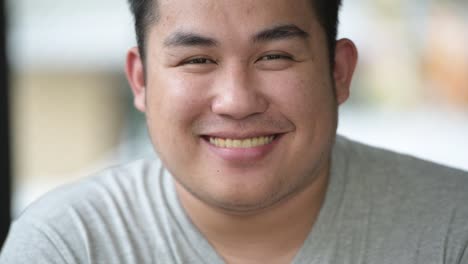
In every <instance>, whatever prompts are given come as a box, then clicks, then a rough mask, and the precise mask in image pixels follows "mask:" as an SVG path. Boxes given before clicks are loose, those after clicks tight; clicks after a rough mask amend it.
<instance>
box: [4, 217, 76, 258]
mask: <svg viewBox="0 0 468 264" xmlns="http://www.w3.org/2000/svg"><path fill="white" fill-rule="evenodd" d="M69 252H70V251H69V250H68V248H67V245H66V244H65V243H64V241H62V240H61V239H60V237H59V236H58V235H57V234H55V233H54V232H53V230H52V229H51V228H48V227H47V226H46V225H42V224H40V223H28V222H25V221H16V222H14V223H13V224H12V226H11V229H10V231H9V234H8V237H7V240H6V241H5V244H4V246H3V248H2V251H1V254H0V263H2V264H3V263H5V264H6V263H8V264H17V263H18V264H20V263H21V264H22V263H38V264H42V263H44V264H45V263H50V264H55V263H57V264H59V263H60V264H61V263H66V264H74V263H77V262H76V261H75V260H74V258H73V256H72V255H71V254H70V253H69Z"/></svg>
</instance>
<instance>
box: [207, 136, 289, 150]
mask: <svg viewBox="0 0 468 264" xmlns="http://www.w3.org/2000/svg"><path fill="white" fill-rule="evenodd" d="M279 137H280V134H274V135H265V136H257V137H250V138H221V137H215V136H204V137H203V138H204V139H205V140H206V141H207V142H208V143H209V144H211V145H213V146H215V147H218V148H225V149H247V148H256V147H261V146H265V145H268V144H271V143H273V141H275V140H277V139H278V138H279Z"/></svg>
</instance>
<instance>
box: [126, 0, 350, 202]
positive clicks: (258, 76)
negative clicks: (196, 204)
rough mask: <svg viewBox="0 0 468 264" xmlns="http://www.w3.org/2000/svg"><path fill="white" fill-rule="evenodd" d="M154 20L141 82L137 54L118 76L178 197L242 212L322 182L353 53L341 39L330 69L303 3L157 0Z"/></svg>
mask: <svg viewBox="0 0 468 264" xmlns="http://www.w3.org/2000/svg"><path fill="white" fill-rule="evenodd" d="M159 14H160V18H159V20H158V22H157V23H155V24H154V25H152V26H151V27H150V29H149V32H148V36H147V49H146V54H147V56H146V69H145V71H146V81H145V78H144V70H143V66H142V62H141V58H140V57H139V55H138V51H137V49H136V48H134V49H132V50H131V51H130V52H129V55H128V58H127V74H128V78H129V80H130V84H131V86H132V90H133V92H134V94H135V105H136V106H137V108H138V109H140V110H141V111H144V112H145V113H146V116H147V123H148V128H149V132H150V136H151V139H152V142H153V144H154V146H155V149H156V150H157V152H158V154H159V156H160V158H161V160H162V161H163V163H164V164H165V166H166V167H167V168H168V169H169V171H170V172H171V173H172V175H173V176H174V177H175V178H176V180H177V182H178V183H179V184H180V185H181V186H183V188H185V190H187V191H188V192H189V193H191V194H192V195H194V196H195V197H197V198H199V199H200V200H201V201H203V202H206V203H207V204H209V205H212V206H216V207H219V208H224V209H228V210H234V211H249V210H256V209H260V208H265V207H268V206H271V205H273V204H275V203H276V202H278V201H281V200H283V199H284V198H286V197H288V196H289V195H291V194H294V193H297V192H299V191H300V190H302V189H303V188H305V187H307V186H308V185H310V184H312V183H313V182H314V180H315V179H316V178H317V177H319V176H326V175H325V174H326V173H327V169H328V162H329V154H330V150H331V146H332V142H333V140H334V137H335V131H336V123H337V105H338V104H339V103H341V102H343V101H345V100H346V98H347V96H348V87H349V82H350V79H351V75H352V69H354V65H353V63H354V62H355V56H354V57H353V55H355V50H354V46H353V45H352V43H351V42H349V41H344V42H343V43H339V44H338V48H337V55H336V56H337V59H336V60H335V61H336V62H337V66H336V67H335V70H334V71H333V72H331V71H330V66H329V63H328V62H329V59H328V57H327V56H328V51H327V47H326V38H325V34H324V32H323V30H322V28H321V27H320V25H319V24H318V21H317V19H316V18H315V16H314V13H313V10H312V7H311V4H310V3H309V0H297V1H289V0H255V1H250V0H236V1H232V0H197V1H193V0H170V1H169V0H160V1H159ZM340 47H341V48H340ZM338 49H341V50H343V51H341V52H340V51H339V50H338ZM340 56H341V57H340ZM353 60H354V61H353ZM342 64H343V65H342Z"/></svg>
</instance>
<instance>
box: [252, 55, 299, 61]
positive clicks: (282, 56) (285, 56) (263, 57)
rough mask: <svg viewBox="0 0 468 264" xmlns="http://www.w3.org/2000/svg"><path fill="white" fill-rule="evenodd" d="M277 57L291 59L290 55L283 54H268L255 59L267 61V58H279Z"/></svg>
mask: <svg viewBox="0 0 468 264" xmlns="http://www.w3.org/2000/svg"><path fill="white" fill-rule="evenodd" d="M279 59H286V60H292V57H291V56H287V55H283V54H268V55H265V56H262V57H260V59H258V60H257V61H269V60H279Z"/></svg>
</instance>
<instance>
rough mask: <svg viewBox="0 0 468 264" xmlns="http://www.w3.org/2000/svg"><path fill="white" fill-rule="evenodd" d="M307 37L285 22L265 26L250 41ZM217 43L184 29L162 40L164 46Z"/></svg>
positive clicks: (210, 45)
mask: <svg viewBox="0 0 468 264" xmlns="http://www.w3.org/2000/svg"><path fill="white" fill-rule="evenodd" d="M308 37H309V33H307V32H305V31H304V30H302V29H300V28H299V27H298V26H296V25H294V24H286V25H279V26H275V27H272V28H267V29H265V30H262V31H260V32H258V33H256V34H255V35H254V36H253V37H252V42H254V43H255V42H269V41H275V40H283V39H291V38H301V39H307V38H308ZM218 45H219V42H218V41H217V40H216V39H213V38H210V37H206V36H202V35H199V34H196V33H192V32H184V31H178V32H175V33H173V34H171V35H170V36H169V37H167V38H166V40H165V41H164V46H165V47H193V46H202V47H213V46H218Z"/></svg>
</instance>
